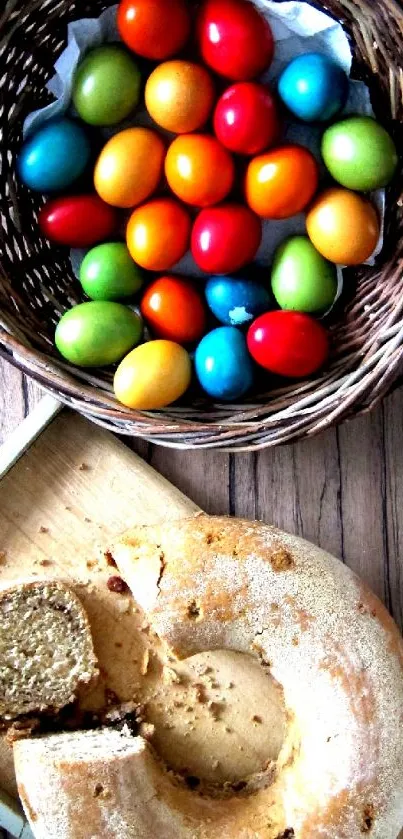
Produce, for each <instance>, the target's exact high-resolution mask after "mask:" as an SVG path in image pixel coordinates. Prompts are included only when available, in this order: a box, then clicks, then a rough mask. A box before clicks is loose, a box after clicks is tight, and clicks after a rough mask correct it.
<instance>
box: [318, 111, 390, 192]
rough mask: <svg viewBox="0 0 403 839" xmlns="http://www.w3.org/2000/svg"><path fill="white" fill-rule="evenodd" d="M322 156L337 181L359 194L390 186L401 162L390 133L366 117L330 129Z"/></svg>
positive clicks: (323, 142)
mask: <svg viewBox="0 0 403 839" xmlns="http://www.w3.org/2000/svg"><path fill="white" fill-rule="evenodd" d="M322 156H323V160H324V161H325V164H326V166H327V168H328V170H329V172H330V174H331V175H332V177H333V178H334V179H335V181H338V183H340V184H342V186H345V187H347V188H348V189H356V190H358V191H360V192H368V191H370V190H372V189H379V188H380V187H384V186H387V185H388V183H389V182H390V181H391V180H392V178H393V175H394V173H395V171H396V167H397V164H398V160H399V158H398V156H397V151H396V146H395V144H394V142H393V140H392V138H391V137H390V135H389V134H388V132H387V131H385V129H384V128H383V127H382V125H379V122H376V120H374V119H372V117H365V116H360V117H348V118H347V119H343V120H342V121H341V122H336V123H335V124H334V125H331V126H330V128H328V129H327V130H326V131H325V133H324V135H323V140H322Z"/></svg>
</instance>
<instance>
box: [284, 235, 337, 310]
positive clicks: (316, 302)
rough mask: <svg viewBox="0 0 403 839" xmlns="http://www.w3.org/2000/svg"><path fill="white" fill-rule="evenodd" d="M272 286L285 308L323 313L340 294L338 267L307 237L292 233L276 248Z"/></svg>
mask: <svg viewBox="0 0 403 839" xmlns="http://www.w3.org/2000/svg"><path fill="white" fill-rule="evenodd" d="M271 286H272V290H273V294H274V297H275V298H276V300H277V303H278V305H279V306H280V308H281V309H290V310H292V311H294V312H312V313H314V312H321V311H324V310H326V309H329V308H330V306H331V305H332V303H333V301H334V299H335V297H336V293H337V272H336V267H335V266H334V265H333V264H332V263H331V262H328V260H327V259H325V258H324V257H323V256H321V254H320V253H319V252H318V251H317V250H316V248H315V247H314V246H313V244H312V242H311V241H310V240H309V239H308V237H307V236H291V237H290V238H289V239H286V240H285V242H283V243H282V245H280V247H279V248H277V250H276V253H275V257H274V262H273V268H272V275H271Z"/></svg>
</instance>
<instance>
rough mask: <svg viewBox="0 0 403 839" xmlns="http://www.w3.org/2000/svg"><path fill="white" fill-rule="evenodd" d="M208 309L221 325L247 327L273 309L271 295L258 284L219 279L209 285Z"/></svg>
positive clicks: (227, 278) (211, 280)
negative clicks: (271, 307) (259, 316)
mask: <svg viewBox="0 0 403 839" xmlns="http://www.w3.org/2000/svg"><path fill="white" fill-rule="evenodd" d="M206 300H207V305H208V306H209V308H210V309H211V311H212V312H213V314H214V315H215V316H216V318H217V320H219V321H221V323H226V324H228V325H229V326H243V325H244V324H249V323H251V322H252V321H253V320H254V319H255V318H256V317H257V316H258V315H261V314H263V312H267V311H268V310H269V309H270V295H269V292H268V291H267V290H266V289H265V288H264V286H262V285H260V283H257V282H255V281H254V280H246V279H244V278H243V277H229V276H217V277H211V278H210V279H209V280H208V282H207V283H206Z"/></svg>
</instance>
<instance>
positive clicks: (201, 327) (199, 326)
mask: <svg viewBox="0 0 403 839" xmlns="http://www.w3.org/2000/svg"><path fill="white" fill-rule="evenodd" d="M140 308H141V314H142V315H143V318H144V319H145V320H146V322H147V323H148V325H149V326H150V327H151V329H152V330H153V332H154V334H155V335H156V336H157V337H158V338H166V339H167V340H169V341H176V342H177V343H178V344H188V343H192V342H193V341H199V340H200V338H202V336H203V335H204V332H205V329H206V307H205V305H204V303H203V299H202V296H201V293H200V291H198V289H197V288H196V286H195V285H194V284H193V283H191V282H190V281H189V280H186V279H184V278H182V277H173V276H165V277H159V278H158V279H157V280H154V282H152V283H151V285H149V286H148V288H147V289H146V291H145V293H144V296H143V299H142V301H141V307H140Z"/></svg>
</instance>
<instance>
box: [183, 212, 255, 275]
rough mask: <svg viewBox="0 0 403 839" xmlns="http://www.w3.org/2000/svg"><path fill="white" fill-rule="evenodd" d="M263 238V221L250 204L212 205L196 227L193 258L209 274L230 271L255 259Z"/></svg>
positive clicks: (198, 220) (193, 238)
mask: <svg viewBox="0 0 403 839" xmlns="http://www.w3.org/2000/svg"><path fill="white" fill-rule="evenodd" d="M261 239H262V224H261V221H260V219H259V218H258V217H257V216H256V215H255V213H252V211H251V210H249V209H248V207H244V206H242V204H221V205H220V206H219V207H210V208H208V209H206V210H202V212H201V213H200V214H199V216H198V217H197V219H196V221H195V223H194V226H193V231H192V241H191V250H192V255H193V259H194V260H195V262H196V263H197V265H198V266H199V268H201V269H202V271H205V272H206V273H207V274H229V273H231V272H232V271H238V269H239V268H242V266H243V265H247V264H248V262H251V261H252V260H253V258H254V257H255V255H256V251H257V250H258V248H259V245H260V242H261Z"/></svg>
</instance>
